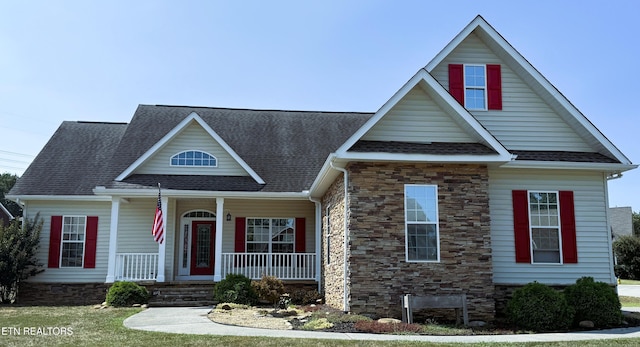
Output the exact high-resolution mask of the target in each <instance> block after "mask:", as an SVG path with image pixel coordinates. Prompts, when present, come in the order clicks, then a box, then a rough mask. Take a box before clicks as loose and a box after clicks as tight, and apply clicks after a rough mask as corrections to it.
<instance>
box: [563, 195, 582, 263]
mask: <svg viewBox="0 0 640 347" xmlns="http://www.w3.org/2000/svg"><path fill="white" fill-rule="evenodd" d="M559 199H560V226H561V227H562V262H563V263H569V264H571V263H577V262H578V247H577V245H576V216H575V210H574V205H573V192H572V191H561V192H559Z"/></svg>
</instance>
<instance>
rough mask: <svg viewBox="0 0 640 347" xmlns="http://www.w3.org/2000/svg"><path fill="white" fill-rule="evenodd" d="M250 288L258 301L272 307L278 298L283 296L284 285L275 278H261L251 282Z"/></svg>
mask: <svg viewBox="0 0 640 347" xmlns="http://www.w3.org/2000/svg"><path fill="white" fill-rule="evenodd" d="M251 286H252V287H253V290H255V292H256V294H258V297H259V298H260V300H264V301H266V302H268V303H270V304H274V305H275V304H276V303H278V300H280V296H282V294H284V284H283V283H282V281H281V280H280V279H279V278H277V277H275V276H262V278H261V279H260V280H259V281H254V282H252V283H251Z"/></svg>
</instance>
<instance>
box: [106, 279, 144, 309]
mask: <svg viewBox="0 0 640 347" xmlns="http://www.w3.org/2000/svg"><path fill="white" fill-rule="evenodd" d="M106 301H107V304H108V305H111V306H116V307H124V306H131V305H133V304H146V303H147V302H148V301H149V292H148V291H147V288H145V287H143V286H141V285H138V284H137V283H133V282H126V281H124V282H115V283H114V284H113V285H112V286H111V287H109V290H108V291H107V300H106Z"/></svg>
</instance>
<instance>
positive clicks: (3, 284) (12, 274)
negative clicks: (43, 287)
mask: <svg viewBox="0 0 640 347" xmlns="http://www.w3.org/2000/svg"><path fill="white" fill-rule="evenodd" d="M42 223H43V221H42V220H41V219H40V218H39V215H36V217H35V219H34V220H28V219H25V220H24V223H23V225H22V226H21V225H20V221H18V220H13V221H12V222H11V223H10V224H9V225H7V226H5V225H1V224H0V303H2V302H4V303H7V302H10V303H13V302H15V301H16V298H17V296H18V289H19V286H20V282H21V281H23V280H25V279H27V278H29V277H31V276H35V275H36V274H38V273H40V272H42V271H44V269H43V268H42V266H43V264H40V263H38V260H37V258H36V253H37V251H38V247H39V245H40V231H41V230H42Z"/></svg>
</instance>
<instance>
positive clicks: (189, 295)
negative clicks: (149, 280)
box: [147, 282, 216, 307]
mask: <svg viewBox="0 0 640 347" xmlns="http://www.w3.org/2000/svg"><path fill="white" fill-rule="evenodd" d="M147 289H148V290H149V293H151V298H150V299H149V306H165V307H178V306H182V307H184V306H210V305H213V304H215V303H216V302H215V301H214V300H213V282H208V283H155V284H153V285H151V286H149V287H147Z"/></svg>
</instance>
